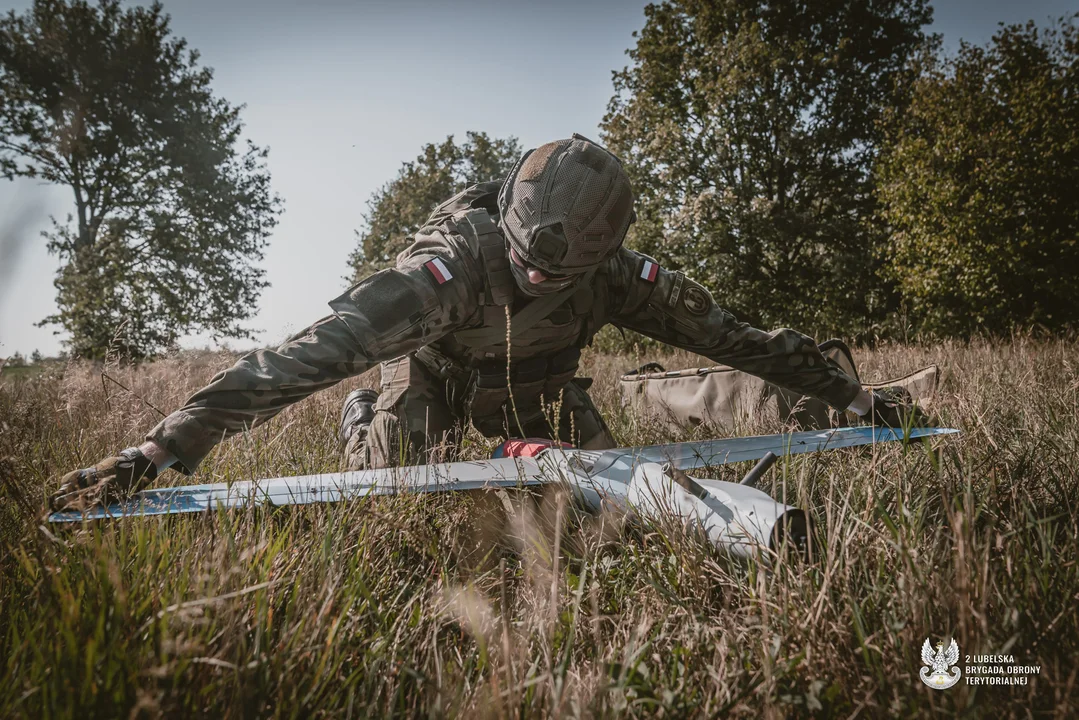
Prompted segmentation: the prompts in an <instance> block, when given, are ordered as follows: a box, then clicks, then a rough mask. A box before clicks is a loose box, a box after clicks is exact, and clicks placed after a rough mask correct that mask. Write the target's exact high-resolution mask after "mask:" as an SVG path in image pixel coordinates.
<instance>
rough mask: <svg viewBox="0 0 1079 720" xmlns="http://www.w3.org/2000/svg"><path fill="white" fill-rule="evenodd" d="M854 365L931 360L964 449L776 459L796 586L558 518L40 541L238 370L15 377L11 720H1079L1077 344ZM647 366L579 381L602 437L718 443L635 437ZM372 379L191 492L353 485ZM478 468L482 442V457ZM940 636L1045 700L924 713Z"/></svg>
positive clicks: (598, 367) (7, 535)
mask: <svg viewBox="0 0 1079 720" xmlns="http://www.w3.org/2000/svg"><path fill="white" fill-rule="evenodd" d="M856 355H857V358H858V360H859V365H860V367H861V368H862V369H863V374H864V375H865V376H868V377H882V376H890V375H896V374H899V373H901V372H905V371H908V370H910V369H913V368H914V367H915V366H920V365H922V364H925V363H927V362H937V363H940V364H941V365H942V366H943V367H944V368H946V370H947V372H946V374H945V376H944V380H943V383H942V387H941V394H940V398H939V402H938V404H937V405H936V407H935V410H936V411H937V412H938V413H939V415H940V417H941V419H942V421H943V422H944V423H946V424H949V425H954V426H957V427H960V428H962V429H963V431H964V434H963V435H962V436H961V437H959V438H957V439H950V440H948V441H946V442H943V443H940V444H939V447H938V448H937V450H936V451H934V450H932V449H929V448H926V447H925V446H921V445H914V446H911V447H908V448H902V447H899V446H881V447H878V448H876V449H853V450H845V451H837V452H831V453H822V454H817V455H811V456H799V457H795V458H789V459H784V460H782V461H781V462H780V463H779V464H777V466H776V468H775V469H774V470H772V471H771V472H770V473H769V475H768V476H766V480H765V482H764V483H763V484H762V488H763V489H765V490H766V491H770V492H772V493H774V494H775V495H777V496H779V495H783V494H785V495H786V497H788V498H789V499H790V500H792V501H794V502H795V503H796V504H799V505H801V506H803V507H805V508H807V509H809V510H811V512H812V513H813V515H814V516H815V517H816V518H817V520H818V522H819V525H820V527H821V537H820V543H819V547H818V551H819V552H818V555H819V556H818V558H817V559H816V560H815V561H814V562H813V563H808V564H807V563H804V562H801V561H799V560H797V559H793V558H789V559H785V560H783V561H782V562H779V563H777V564H775V565H774V566H773V567H771V568H766V567H762V566H759V565H756V564H754V563H753V562H740V561H733V560H731V559H729V558H727V557H725V556H724V555H722V554H721V553H719V552H718V551H716V550H715V549H714V548H713V547H711V546H710V545H709V544H707V542H705V541H704V540H702V539H701V538H700V537H698V536H697V535H695V534H693V533H690V532H687V531H686V530H685V529H684V528H683V527H681V526H679V525H677V524H675V523H668V522H663V521H660V522H656V523H652V524H648V525H645V526H632V525H627V524H626V523H625V522H624V519H623V518H620V517H617V516H613V515H601V516H589V515H584V514H581V513H579V512H577V511H576V510H575V509H574V508H573V507H572V506H571V505H570V504H568V503H567V502H566V501H565V498H563V497H560V496H559V495H558V494H557V493H548V494H546V495H542V496H538V497H534V496H519V495H514V494H505V493H502V494H494V493H492V494H482V495H478V496H441V497H435V496H410V497H399V498H379V499H372V500H365V501H362V502H355V503H348V504H341V505H335V506H306V507H295V508H284V509H279V510H275V511H270V510H264V509H248V510H244V511H232V512H226V511H219V512H216V513H212V514H208V515H205V516H181V517H170V518H156V519H147V520H141V521H140V520H128V521H123V522H115V523H109V524H99V525H88V526H86V527H83V528H78V529H61V528H58V527H55V526H47V525H44V524H43V523H42V522H41V517H40V513H41V511H42V507H43V498H44V497H45V495H46V493H47V492H48V491H49V490H50V489H51V488H52V487H53V485H54V484H55V479H56V478H57V477H58V475H59V474H61V473H62V472H63V471H65V470H68V469H71V468H75V467H81V466H85V465H87V464H90V463H92V462H94V461H96V460H97V459H99V458H100V457H101V456H104V455H107V454H111V453H113V452H114V451H116V450H117V449H120V448H123V447H126V446H129V445H131V444H135V443H137V442H138V441H139V440H140V439H141V436H142V434H143V433H144V432H145V431H146V430H147V429H148V428H149V427H150V426H151V425H152V424H153V423H154V422H156V419H157V413H156V412H155V410H154V409H152V407H151V405H152V406H155V407H157V408H159V409H161V410H164V411H168V410H171V409H172V408H174V407H175V406H177V405H178V404H180V403H181V402H182V400H183V399H184V397H185V396H186V395H187V394H189V393H190V392H191V391H193V390H194V389H196V388H197V387H198V386H200V384H201V383H203V382H205V381H207V380H208V379H209V378H210V377H211V376H212V375H213V374H214V373H215V372H216V371H217V370H219V369H220V368H221V367H223V366H224V365H226V364H228V363H229V362H231V359H232V358H231V357H228V356H223V355H205V356H181V357H177V358H172V359H167V360H164V361H160V362H158V363H155V364H153V365H150V366H146V367H143V368H140V369H138V370H132V369H122V368H107V369H105V370H104V371H103V370H102V368H100V367H94V366H90V365H70V366H68V367H67V368H62V369H54V370H50V371H47V372H45V373H43V374H41V375H39V376H37V377H34V378H30V379H20V380H9V379H6V378H5V379H4V380H3V381H2V387H0V430H2V434H0V458H2V464H0V473H2V475H3V490H2V492H3V496H2V498H0V538H2V542H3V545H2V553H0V660H2V662H3V665H2V666H0V716H4V717H7V716H29V717H71V716H78V717H120V716H128V717H140V716H141V717H154V716H157V715H161V714H164V715H170V716H176V715H186V714H196V713H198V714H208V715H211V716H220V717H252V716H282V717H310V716H333V717H362V716H382V715H387V714H391V713H396V714H401V715H430V716H443V715H463V714H465V713H468V714H475V715H477V716H484V717H487V716H494V717H503V716H520V715H526V716H534V715H581V716H607V715H631V716H632V715H642V716H643V715H647V716H654V715H662V716H669V717H685V716H700V717H705V716H717V715H730V716H737V717H790V716H835V717H850V716H869V717H880V716H911V717H920V716H924V717H930V716H938V715H941V714H954V715H964V716H971V717H1007V716H1022V717H1028V716H1030V715H1033V714H1042V713H1044V714H1049V715H1054V716H1057V717H1073V716H1075V715H1076V714H1077V707H1076V706H1077V705H1079V701H1077V692H1076V683H1077V675H1079V663H1077V662H1076V659H1077V656H1079V652H1077V651H1079V613H1077V612H1076V608H1077V607H1079V534H1077V526H1076V512H1077V501H1079V486H1077V478H1079V457H1077V455H1079V429H1077V428H1079V423H1077V420H1079V417H1077V416H1079V397H1077V394H1079V371H1077V369H1076V360H1075V358H1076V357H1079V343H1076V342H1075V341H1064V340H1059V341H1035V340H1032V339H1029V338H1024V337H1018V338H1015V339H1014V340H1012V341H1011V342H1006V343H1000V344H993V343H989V342H975V343H971V344H944V345H934V346H893V347H887V348H882V349H878V350H876V351H873V352H868V351H858V352H857V353H856ZM697 362H698V359H695V358H693V357H692V356H688V355H675V356H674V357H672V358H667V359H665V363H666V364H667V365H668V366H669V367H679V366H683V365H690V364H697ZM637 364H639V363H638V359H637V358H632V357H616V356H606V355H593V356H590V357H589V358H587V367H586V369H587V370H590V371H591V373H592V374H593V375H594V376H595V377H596V378H597V382H596V385H595V386H594V387H593V393H594V396H595V397H596V399H597V402H598V404H599V405H600V407H601V409H602V410H604V411H605V413H606V414H607V417H608V418H609V420H610V422H611V426H612V429H613V431H614V432H615V434H616V436H617V437H618V438H619V440H620V441H621V442H623V443H625V444H634V445H636V444H647V443H652V442H661V441H665V440H671V439H685V438H686V437H689V436H701V437H703V436H704V435H705V434H706V432H705V431H704V430H697V431H694V432H693V433H688V434H686V435H682V436H680V437H677V438H672V437H671V436H670V435H669V434H667V433H666V432H665V431H663V430H662V429H661V428H659V427H658V426H657V425H654V424H650V423H649V422H646V421H642V420H641V419H640V418H635V417H629V416H627V415H626V414H625V412H624V411H623V410H622V409H621V405H620V403H619V401H618V396H617V383H616V376H617V373H618V372H619V371H621V370H624V369H626V368H628V367H635V366H636V365H637ZM103 372H104V374H106V375H107V377H105V375H103ZM110 378H111V379H110ZM369 381H370V378H361V379H358V380H356V381H354V382H353V383H350V384H348V385H342V386H340V387H338V388H335V389H333V390H331V391H328V392H325V393H323V394H321V395H320V396H316V397H313V398H311V399H309V400H308V401H305V402H303V403H301V404H299V405H297V406H295V407H293V408H290V409H289V410H287V411H286V412H285V413H283V414H282V416H280V417H279V418H278V419H276V420H275V421H274V422H273V423H270V424H268V425H266V426H264V427H262V428H260V429H258V430H256V431H255V432H253V433H250V434H249V435H247V436H244V437H240V438H236V439H235V440H233V441H230V442H229V443H226V444H224V445H222V446H220V447H219V448H218V449H217V450H216V451H215V453H214V454H213V455H212V456H211V457H210V458H209V459H208V460H207V461H206V463H205V464H204V465H203V466H202V467H201V468H200V470H199V473H198V475H197V476H196V477H195V478H194V480H195V481H198V482H215V481H222V480H229V481H231V480H241V479H254V478H259V477H266V476H274V475H288V474H298V473H314V472H326V471H332V470H337V469H339V467H340V457H339V451H338V448H337V446H336V440H335V433H336V420H337V414H338V410H339V406H340V402H341V401H342V399H343V398H344V395H345V394H346V393H347V392H348V390H349V389H351V387H354V386H356V385H359V384H364V383H368V382H369ZM121 385H122V386H123V387H121ZM125 388H126V389H125ZM778 429H779V428H777V427H770V426H768V425H762V426H760V427H754V428H746V430H752V431H762V432H770V431H774V430H778ZM489 450H490V443H489V442H488V441H486V440H483V439H482V438H479V437H476V436H475V435H470V436H469V444H468V447H467V448H466V452H467V453H468V454H469V455H470V456H473V457H481V456H483V455H484V454H485V453H487V452H488V451H489ZM745 469H746V468H744V467H737V468H736V467H731V468H718V469H716V471H715V472H713V473H711V475H712V476H717V477H721V478H723V479H733V478H736V477H737V476H738V475H739V473H741V472H744V471H745ZM168 475H169V476H170V477H167V478H163V479H162V482H173V483H181V482H183V483H186V482H191V480H189V479H183V478H181V477H180V476H179V475H177V474H175V473H169V474H168ZM951 636H954V637H955V638H956V639H957V641H958V643H959V647H960V652H961V659H962V657H963V656H965V655H967V654H970V655H975V654H999V653H1007V654H1011V655H1014V656H1015V660H1016V662H1017V663H1021V664H1024V665H1040V666H1041V671H1040V674H1038V675H1036V676H1033V677H1031V678H1030V681H1029V684H1027V685H1025V686H1014V687H972V686H966V685H965V684H960V685H957V686H956V687H954V688H952V689H950V690H946V691H935V690H930V689H928V688H926V687H925V686H924V685H923V684H922V683H921V681H920V680H919V679H918V670H919V668H920V666H921V663H920V648H921V645H922V642H923V641H924V640H925V638H926V637H930V638H932V641H933V642H934V643H935V642H937V641H944V640H946V639H947V638H948V637H951Z"/></svg>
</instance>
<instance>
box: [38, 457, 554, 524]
mask: <svg viewBox="0 0 1079 720" xmlns="http://www.w3.org/2000/svg"><path fill="white" fill-rule="evenodd" d="M557 481H558V478H557V477H551V478H549V479H548V478H545V475H544V473H543V472H542V471H541V470H540V467H539V464H538V463H537V460H536V458H498V459H495V460H480V461H476V462H456V463H440V464H435V465H416V466H412V467H400V468H383V469H379V470H355V471H350V472H342V473H325V474H322V475H297V476H293V477H281V478H272V479H269V480H245V481H241V482H235V483H232V484H231V485H230V484H227V483H215V484H213V485H185V486H182V487H171V488H155V489H151V490H143V491H142V492H139V493H136V494H135V495H133V496H132V497H130V498H128V499H126V500H123V501H120V502H115V503H112V504H110V505H108V506H105V507H100V506H98V507H93V508H89V509H87V510H85V511H78V510H66V511H61V512H54V513H53V514H52V515H50V516H49V522H78V521H81V520H100V519H106V518H120V517H125V516H131V515H172V514H179V513H192V512H202V511H204V510H213V509H215V508H217V507H218V506H219V505H220V506H223V507H227V508H228V507H246V506H248V505H261V504H267V505H306V504H310V503H323V502H338V501H341V500H349V499H355V498H361V497H367V496H369V495H396V494H399V493H405V492H423V493H432V492H449V491H452V490H479V489H483V488H499V487H518V486H525V485H538V484H541V483H543V482H557Z"/></svg>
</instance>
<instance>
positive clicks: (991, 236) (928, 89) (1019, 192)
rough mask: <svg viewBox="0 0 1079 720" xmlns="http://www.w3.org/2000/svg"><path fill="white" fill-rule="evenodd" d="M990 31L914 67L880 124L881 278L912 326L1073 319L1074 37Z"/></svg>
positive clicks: (1078, 58) (1069, 31) (1076, 215)
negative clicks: (896, 107) (906, 97)
mask: <svg viewBox="0 0 1079 720" xmlns="http://www.w3.org/2000/svg"><path fill="white" fill-rule="evenodd" d="M1076 19H1079V15H1075V16H1072V18H1071V19H1070V21H1067V20H1061V21H1060V22H1058V23H1057V24H1056V26H1055V27H1053V28H1050V29H1049V30H1046V31H1040V30H1039V29H1038V28H1037V27H1035V25H1034V24H1033V23H1028V24H1026V25H1022V26H1021V25H1012V26H1008V27H1004V26H1002V27H1001V29H1000V30H999V31H998V32H997V33H996V34H995V35H994V36H993V39H992V41H991V42H990V43H989V44H988V45H987V46H986V47H976V46H973V45H970V44H967V43H963V44H962V45H961V46H960V49H959V52H958V53H957V55H956V56H955V57H953V58H951V59H939V60H938V61H937V62H936V63H934V64H932V65H931V66H929V67H928V68H927V71H926V72H925V74H924V75H923V76H922V77H921V78H920V79H919V80H918V82H917V83H916V84H915V87H914V94H913V98H912V103H911V105H910V108H909V110H908V111H907V112H906V113H904V114H901V115H896V116H895V117H893V118H891V120H890V122H889V127H890V131H889V141H888V143H887V145H886V148H885V151H884V153H883V155H882V158H881V163H880V180H879V195H880V197H881V201H882V212H881V215H882V217H883V218H884V220H885V221H886V222H887V223H889V224H890V225H891V228H892V230H893V235H892V241H891V244H890V246H889V248H888V253H887V258H888V261H887V263H886V266H885V270H886V271H887V272H888V273H889V274H890V275H891V277H892V278H894V280H895V282H896V283H898V286H899V288H900V290H901V292H902V296H903V299H904V303H905V304H906V305H907V307H908V308H909V310H910V312H911V315H912V318H913V319H914V320H916V321H917V322H918V323H919V324H920V325H921V327H922V328H923V329H925V330H927V331H930V332H933V333H937V334H950V335H966V334H969V333H972V332H977V331H983V332H991V333H1004V332H1008V331H1010V330H1011V329H1013V328H1015V327H1016V326H1030V325H1042V326H1045V327H1047V328H1050V329H1060V328H1064V327H1067V326H1069V325H1072V326H1074V324H1075V323H1076V321H1077V320H1079V283H1076V278H1077V277H1079V193H1076V190H1075V188H1076V187H1079V27H1077V25H1076V24H1075V20H1076Z"/></svg>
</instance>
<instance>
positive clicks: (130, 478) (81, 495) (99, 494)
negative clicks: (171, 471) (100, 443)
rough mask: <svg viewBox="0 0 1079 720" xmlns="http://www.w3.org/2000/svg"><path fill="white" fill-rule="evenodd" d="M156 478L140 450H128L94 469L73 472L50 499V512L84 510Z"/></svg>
mask: <svg viewBox="0 0 1079 720" xmlns="http://www.w3.org/2000/svg"><path fill="white" fill-rule="evenodd" d="M156 477H157V467H156V466H155V465H154V463H153V462H152V461H151V460H150V458H148V457H146V456H145V455H144V454H143V452H142V450H140V449H139V448H137V447H130V448H128V449H127V450H124V451H122V452H121V453H120V454H119V455H117V456H115V457H109V458H105V459H104V460H102V461H101V462H99V463H98V464H97V465H95V466H93V467H90V468H83V469H82V470H73V471H72V472H69V473H68V474H67V475H65V476H64V477H63V478H62V479H61V480H60V489H59V490H57V491H56V492H55V493H53V494H52V496H51V497H50V498H49V505H50V506H51V507H52V509H53V510H83V509H86V508H88V507H92V506H94V505H97V504H102V505H104V504H106V503H107V502H108V501H109V500H111V499H114V498H118V497H122V496H124V495H126V494H128V493H132V492H135V491H136V490H139V489H140V488H142V487H144V486H145V485H146V484H147V483H149V482H150V481H151V480H153V479H154V478H156Z"/></svg>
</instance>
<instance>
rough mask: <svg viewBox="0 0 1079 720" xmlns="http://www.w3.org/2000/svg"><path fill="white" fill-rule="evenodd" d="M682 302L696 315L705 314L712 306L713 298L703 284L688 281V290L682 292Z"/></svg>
mask: <svg viewBox="0 0 1079 720" xmlns="http://www.w3.org/2000/svg"><path fill="white" fill-rule="evenodd" d="M682 303H683V304H684V305H685V306H686V310H688V311H690V312H691V313H693V314H694V315H704V314H705V313H706V312H708V308H710V307H711V306H712V298H711V297H710V296H709V295H708V291H707V290H705V289H704V288H702V287H701V286H699V285H697V284H689V283H687V287H686V290H685V292H683V293H682Z"/></svg>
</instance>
